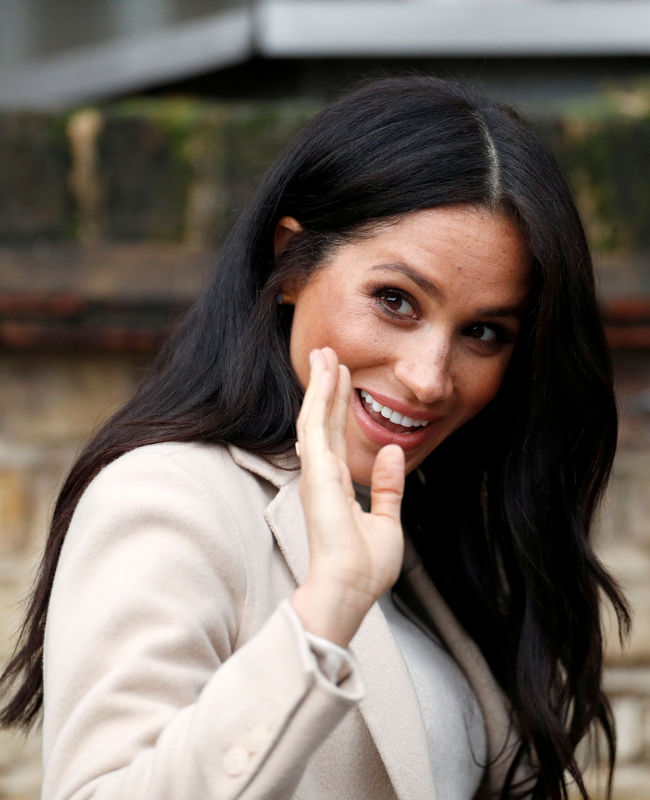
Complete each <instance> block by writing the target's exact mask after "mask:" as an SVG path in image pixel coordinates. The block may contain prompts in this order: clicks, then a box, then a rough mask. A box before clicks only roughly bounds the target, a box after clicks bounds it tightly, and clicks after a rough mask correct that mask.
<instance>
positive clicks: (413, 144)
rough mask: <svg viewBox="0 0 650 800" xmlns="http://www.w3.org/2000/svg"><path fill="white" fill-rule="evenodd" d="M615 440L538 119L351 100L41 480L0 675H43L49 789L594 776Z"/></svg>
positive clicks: (256, 790)
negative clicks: (593, 540) (65, 463)
mask: <svg viewBox="0 0 650 800" xmlns="http://www.w3.org/2000/svg"><path fill="white" fill-rule="evenodd" d="M305 390H306V391H305ZM303 392H304V400H303ZM299 411H300V413H299V414H298V412H299ZM296 421H297V422H296ZM615 439H616V412H615V405H614V400H613V394H612V380H611V370H610V365H609V360H608V356H607V351H606V346H605V341H604V336H603V331H602V327H601V323H600V321H599V317H598V314H597V309H596V303H595V299H594V289H593V276H592V270H591V264H590V259H589V253H588V249H587V246H586V243H585V238H584V234H583V231H582V227H581V224H580V221H579V219H578V215H577V213H576V211H575V208H574V206H573V203H572V201H571V199H570V196H569V194H568V191H567V189H566V186H565V184H564V182H563V180H562V179H561V177H560V176H559V174H558V171H557V168H556V166H555V164H554V162H553V160H552V158H551V157H550V156H549V154H548V153H547V152H546V151H545V150H544V148H543V147H542V145H541V144H540V143H539V142H538V140H537V139H536V137H535V136H534V135H533V134H532V133H531V131H530V130H529V128H528V127H527V126H526V125H525V124H524V123H523V122H522V121H521V120H520V118H519V117H518V116H517V115H516V114H514V113H513V112H512V111H510V110H509V109H506V108H503V107H500V106H497V105H495V104H493V103H491V102H489V101H487V100H485V99H484V98H481V97H475V96H473V95H471V94H469V93H468V92H467V90H465V89H463V88H461V87H458V86H456V85H454V84H450V83H446V82H443V81H438V80H434V79H430V78H403V79H387V80H383V81H379V82H375V83H372V84H370V85H368V86H366V87H364V88H361V89H358V90H357V91H355V92H352V93H350V94H348V95H347V96H345V97H343V98H342V99H341V100H339V101H338V102H337V103H335V104H334V105H333V106H331V107H330V108H329V109H326V110H325V111H324V112H322V113H321V114H320V115H318V116H317V117H316V118H315V119H314V120H313V121H312V122H311V123H310V124H309V125H308V126H307V127H306V128H305V130H304V131H303V133H302V134H301V135H300V136H299V137H298V138H297V140H296V141H295V142H294V143H293V145H292V146H291V147H290V148H289V150H288V151H287V152H286V153H285V155H284V156H283V157H282V158H281V159H280V160H279V161H278V163H277V164H276V165H275V167H274V168H273V169H272V170H271V171H270V172H269V174H268V175H267V177H266V179H265V180H264V182H263V183H262V186H261V188H260V190H259V192H258V194H257V195H256V197H255V199H254V200H253V202H252V204H251V206H250V208H249V209H248V211H247V212H245V213H244V215H243V216H242V218H241V219H240V221H239V222H238V224H237V225H236V227H235V229H234V230H233V231H232V233H231V235H230V237H229V238H228V240H227V242H226V243H225V245H224V248H223V251H222V254H221V256H220V260H219V266H218V268H217V269H216V270H215V274H214V277H213V279H212V282H211V284H210V285H209V286H208V287H207V289H206V290H205V292H204V293H203V295H202V296H201V297H200V298H199V299H198V301H197V302H196V304H195V305H194V307H193V308H192V310H191V311H190V313H189V315H188V316H187V318H186V320H185V322H184V324H183V325H182V327H181V328H180V329H179V331H178V332H177V333H176V334H175V335H174V336H173V337H172V338H171V340H170V341H169V342H168V344H167V346H166V347H165V349H164V350H163V352H162V353H161V354H160V356H159V357H158V359H157V361H156V364H155V368H154V370H153V371H152V373H151V375H150V376H149V377H148V378H147V379H146V381H145V383H144V384H143V386H142V387H141V388H140V390H139V391H138V393H137V395H136V396H135V397H134V399H133V400H132V401H131V402H129V403H128V404H127V405H126V406H125V407H124V408H123V409H122V410H121V411H120V412H118V414H116V416H115V417H114V418H113V419H112V420H111V421H110V422H109V423H108V424H107V425H106V426H105V427H104V428H103V429H102V431H101V432H100V433H99V434H98V436H97V437H96V438H95V439H94V441H93V442H92V443H91V444H90V445H89V446H88V448H87V449H86V450H85V452H84V453H83V454H82V456H81V457H80V458H79V460H78V461H77V463H76V465H75V466H74V468H73V470H72V472H71V474H70V476H69V478H68V480H67V482H66V483H65V485H64V487H63V490H62V492H61V495H60V497H59V501H58V504H57V507H56V510H55V514H54V521H53V526H52V531H51V535H50V538H49V541H48V544H47V549H46V553H45V557H44V560H43V564H42V568H41V573H40V577H39V582H38V585H37V587H36V590H35V592H34V595H33V598H32V603H31V606H30V609H29V614H28V618H27V621H26V623H25V629H24V634H23V638H22V640H21V646H20V649H18V650H17V653H16V656H15V657H14V659H13V661H12V662H11V663H10V664H9V667H8V668H7V670H6V672H5V676H4V681H5V683H8V682H9V681H10V680H17V681H18V689H17V691H16V692H15V693H14V695H13V697H10V698H9V699H8V700H7V702H6V705H5V708H4V715H3V721H4V722H5V724H8V723H16V722H21V723H23V724H25V725H28V724H29V723H31V722H32V721H33V720H34V719H35V717H36V715H37V713H38V711H39V709H40V706H41V703H42V700H43V683H44V699H45V703H44V712H45V713H44V750H45V767H46V771H45V783H44V794H43V796H44V797H45V798H75V800H80V798H91V797H92V798H95V799H96V800H101V799H103V798H109V797H110V798H115V797H147V798H161V799H162V798H174V800H177V799H178V798H198V797H206V798H235V797H237V798H265V800H266V799H267V798H274V799H275V798H277V799H278V800H279V798H289V797H293V798H303V799H304V798H310V799H311V798H334V797H336V798H368V799H370V798H373V799H375V798H396V797H398V798H401V799H402V800H414V799H415V798H430V797H433V796H434V792H435V796H436V797H438V798H439V800H443V799H444V800H448V799H449V800H453V799H455V798H458V800H460V799H461V798H470V797H488V796H495V797H498V796H501V797H517V796H522V797H523V796H525V797H532V798H561V797H565V796H566V789H567V785H568V782H569V781H570V780H573V781H575V782H576V783H577V785H578V788H579V791H580V792H581V793H582V796H583V797H586V790H585V788H584V786H583V783H582V777H581V772H580V768H579V766H578V764H577V763H576V761H575V758H574V753H575V749H576V746H577V745H578V743H579V742H580V741H581V740H582V739H583V737H584V736H585V734H586V733H587V732H588V731H589V730H591V729H592V727H593V725H594V724H595V723H599V724H600V726H601V727H602V729H603V730H604V732H605V735H606V739H607V742H608V743H609V747H610V755H611V759H612V760H613V751H614V731H613V724H612V719H611V714H610V710H609V707H608V704H607V700H606V699H605V697H604V695H603V693H602V691H601V688H600V682H601V671H602V641H601V632H600V617H599V591H601V590H602V591H604V592H605V594H606V595H607V596H608V597H609V599H610V601H611V602H612V603H613V604H614V607H615V609H616V611H617V613H618V615H619V619H620V621H621V624H622V626H623V628H625V626H626V624H627V612H626V609H625V605H624V601H623V600H622V598H621V596H620V594H619V593H618V590H617V588H616V586H615V585H614V583H613V582H612V580H611V579H610V578H609V577H608V576H607V574H606V573H605V572H604V571H603V569H602V567H601V566H600V564H599V563H598V561H597V560H596V558H595V556H594V555H593V553H592V551H591V548H590V545H589V529H590V525H591V521H592V517H593V513H594V510H595V508H596V505H597V502H598V499H599V497H600V495H601V493H602V490H603V488H604V486H605V483H606V479H607V476H608V473H609V469H610V466H611V461H612V458H613V453H614V447H615ZM296 451H297V452H298V456H299V458H298V457H297V456H296ZM405 475H406V482H405V481H404V476H405ZM404 482H405V488H404ZM368 486H370V487H371V491H370V494H371V500H369V499H368V494H369V493H368V490H367V488H366V487H368ZM298 492H299V493H300V498H299V497H298ZM403 492H404V502H403V503H402V504H401V510H400V501H401V497H402V493H403ZM369 504H370V507H369ZM362 506H363V507H364V508H366V511H362ZM402 524H403V528H404V531H405V532H406V541H404V539H403V536H402ZM391 586H392V587H393V590H392V592H390V591H389V590H390V589H391ZM377 601H378V602H377ZM46 612H47V621H46ZM41 658H42V659H43V660H42V662H41ZM41 663H43V675H42V674H41ZM362 698H363V699H362Z"/></svg>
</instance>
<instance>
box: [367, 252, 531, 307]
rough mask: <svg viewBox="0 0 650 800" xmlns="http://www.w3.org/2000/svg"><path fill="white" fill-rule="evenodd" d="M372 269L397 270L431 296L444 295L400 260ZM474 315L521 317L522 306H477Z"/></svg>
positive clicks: (434, 285)
mask: <svg viewBox="0 0 650 800" xmlns="http://www.w3.org/2000/svg"><path fill="white" fill-rule="evenodd" d="M372 270H386V271H388V272H399V273H400V274H401V275H404V276H405V277H407V278H409V280H411V281H413V283H414V284H415V285H416V286H419V287H420V289H422V291H423V292H426V294H428V295H430V296H432V297H440V298H443V297H444V292H443V291H442V289H440V288H439V287H438V286H436V284H435V283H433V281H430V280H429V279H428V278H425V277H424V276H423V275H421V274H420V273H419V272H418V271H417V270H416V269H413V267H410V266H409V265H408V264H402V263H401V262H395V263H389V264H375V266H373V267H372ZM476 315H477V316H479V317H488V318H495V317H514V318H515V319H521V318H522V317H523V315H524V307H523V306H522V305H521V304H518V305H514V306H497V307H495V308H478V309H476Z"/></svg>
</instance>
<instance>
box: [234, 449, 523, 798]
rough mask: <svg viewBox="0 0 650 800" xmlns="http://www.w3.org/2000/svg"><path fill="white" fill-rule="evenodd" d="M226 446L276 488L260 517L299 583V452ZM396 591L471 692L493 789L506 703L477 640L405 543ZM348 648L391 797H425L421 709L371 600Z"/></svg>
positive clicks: (506, 750)
mask: <svg viewBox="0 0 650 800" xmlns="http://www.w3.org/2000/svg"><path fill="white" fill-rule="evenodd" d="M229 450H230V452H231V455H232V458H233V460H234V461H235V463H237V464H238V465H239V466H241V467H243V468H244V469H247V470H249V471H250V472H253V473H254V474H256V475H259V476H260V477H262V478H264V479H266V480H267V481H269V482H270V483H271V484H272V485H273V486H275V487H276V488H277V489H278V492H277V494H276V495H275V497H274V498H273V500H272V501H271V503H270V504H269V505H268V507H267V509H266V511H265V515H264V516H265V518H266V521H267V523H268V525H269V527H270V528H271V531H272V532H273V535H274V537H275V539H276V542H277V544H278V547H279V548H280V551H281V552H282V554H283V556H284V558H285V560H286V562H287V565H288V567H289V569H290V570H291V572H292V574H293V577H294V579H295V580H296V583H297V584H298V585H300V584H302V583H303V582H304V580H305V578H306V577H307V572H308V569H309V547H308V539H307V531H306V529H305V523H304V516H303V512H302V505H301V502H300V497H299V494H298V483H299V477H300V470H299V467H300V462H299V459H298V458H297V457H296V456H295V454H293V453H287V454H284V455H282V456H279V457H276V458H274V460H273V461H272V462H271V461H269V460H267V459H265V458H263V457H261V456H259V455H256V454H255V453H251V452H249V451H246V450H242V449H241V448H238V447H235V446H233V445H230V446H229ZM398 592H399V593H400V595H401V596H402V597H404V598H405V599H406V600H407V602H408V600H409V598H410V599H411V600H415V603H416V605H417V606H418V608H419V611H420V613H419V615H418V617H419V621H420V623H422V624H423V627H424V630H425V632H426V631H427V629H428V630H429V631H430V630H434V631H436V632H437V633H438V634H439V635H440V637H441V638H442V640H443V641H444V643H445V644H446V645H447V647H448V648H449V651H450V652H451V654H452V655H453V656H454V658H455V659H456V661H457V662H458V664H459V666H460V667H461V669H462V670H463V672H464V673H465V676H466V677H467V679H468V681H469V683H470V685H471V686H472V689H473V690H474V692H475V694H476V696H477V699H478V701H479V704H480V706H481V709H482V712H483V718H484V721H485V726H486V732H487V739H488V756H489V766H488V774H487V777H486V785H487V786H488V787H489V789H490V790H492V791H495V792H497V793H498V788H499V787H500V786H501V785H502V783H503V780H504V778H505V773H506V771H507V768H508V766H509V764H510V761H511V758H512V755H513V752H514V748H515V746H516V744H517V738H516V735H515V733H514V730H513V726H512V724H511V719H510V713H509V710H508V705H507V702H506V701H505V698H504V696H503V694H502V692H501V690H500V689H499V687H498V685H497V683H496V681H495V679H494V677H493V676H492V673H491V671H490V669H489V667H488V666H487V663H486V662H485V659H484V658H483V656H482V654H481V652H480V650H479V648H478V646H477V645H476V644H475V643H474V641H473V640H472V639H471V638H470V637H469V635H468V634H467V633H466V632H465V631H464V629H463V628H462V626H461V625H460V623H459V622H458V621H457V620H456V618H455V617H454V615H453V613H452V611H451V610H450V609H449V607H448V606H447V604H446V603H445V601H444V600H443V599H442V597H441V596H440V594H439V592H438V591H437V589H436V588H435V586H434V584H433V582H432V581H431V580H430V578H429V577H428V575H427V573H426V571H425V570H424V567H423V565H422V564H421V562H420V560H419V558H418V556H417V554H416V553H415V550H414V549H413V547H412V545H410V543H408V542H407V547H406V552H405V562H404V571H403V575H402V578H401V579H400V582H399V586H398ZM350 649H351V650H352V652H353V653H354V655H355V657H356V659H357V661H358V662H359V664H360V667H361V670H362V674H363V680H364V684H365V687H366V694H365V698H364V700H362V702H361V704H360V710H361V713H362V715H363V718H364V720H365V722H366V725H367V726H368V729H369V731H370V734H371V736H372V737H373V739H374V742H375V745H376V747H377V750H378V752H379V754H380V756H381V758H382V760H383V762H384V765H385V767H386V771H387V772H388V775H389V777H390V779H391V781H392V783H393V788H394V790H395V794H396V796H397V797H398V798H399V799H400V800H432V798H434V797H435V789H434V784H433V776H432V774H431V766H430V760H429V754H428V749H427V741H426V734H425V730H424V725H423V722H422V715H421V713H420V709H419V705H418V701H417V697H416V696H415V692H414V689H413V685H412V682H411V680H410V676H409V674H408V670H407V667H406V665H405V663H404V660H403V658H402V655H401V653H400V651H399V649H398V647H397V645H396V643H395V640H394V638H393V636H392V635H391V633H390V630H389V628H388V624H387V623H386V620H385V618H384V615H383V613H382V611H381V609H380V608H379V605H378V604H375V605H374V606H373V607H372V608H371V609H370V611H369V612H368V614H367V615H366V618H365V619H364V621H363V623H362V625H361V627H360V628H359V630H358V632H357V633H356V635H355V636H354V638H353V639H352V642H351V643H350ZM388 698H390V702H389V701H388ZM396 709H399V712H398V713H396Z"/></svg>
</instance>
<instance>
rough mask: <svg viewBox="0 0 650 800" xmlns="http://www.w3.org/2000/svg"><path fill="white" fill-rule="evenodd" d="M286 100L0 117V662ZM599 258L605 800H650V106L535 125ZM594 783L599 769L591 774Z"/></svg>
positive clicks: (29, 789)
mask: <svg viewBox="0 0 650 800" xmlns="http://www.w3.org/2000/svg"><path fill="white" fill-rule="evenodd" d="M312 110H313V109H312V108H310V107H309V106H305V105H304V104H303V105H296V104H248V105H235V106H223V105H210V104H205V103H195V102H190V101H186V100H178V101H155V102H154V101H132V102H129V103H122V104H119V105H116V106H109V107H106V108H103V109H84V110H82V111H79V112H76V113H74V114H70V115H63V116H55V117H51V116H43V115H34V114H20V115H5V116H0V171H1V174H2V176H3V185H4V187H5V188H4V190H3V193H2V195H1V196H0V662H4V661H6V658H7V657H8V655H9V652H10V647H11V641H12V638H13V632H14V631H15V629H16V627H17V626H18V624H19V621H20V613H21V611H20V606H19V602H20V600H21V598H23V597H24V596H25V593H26V591H27V588H28V586H29V584H30V582H31V580H32V577H33V574H34V570H35V566H36V563H37V558H38V553H39V551H40V548H41V546H42V543H43V537H44V534H45V531H46V529H47V521H48V518H49V515H50V513H51V508H52V503H53V501H54V498H55V496H56V491H57V487H58V486H59V485H60V482H61V480H62V477H63V475H64V474H65V471H66V469H67V468H68V466H69V465H70V463H71V462H72V460H73V458H74V456H75V453H77V452H78V450H79V448H80V447H81V445H82V443H83V442H84V440H85V439H86V438H87V437H88V435H89V433H90V432H91V431H92V430H93V429H94V428H96V426H97V425H98V424H99V423H100V422H101V421H102V420H103V419H105V418H106V417H107V416H108V415H109V414H110V413H111V412H112V411H113V410H114V409H115V408H117V407H118V406H119V405H120V404H121V403H122V402H123V401H124V400H125V399H126V398H127V397H128V396H129V395H130V393H131V392H132V391H133V388H134V386H135V385H136V384H137V382H138V380H139V379H140V376H141V375H142V371H143V370H144V369H145V368H146V364H147V362H148V360H149V358H150V355H151V352H152V351H153V349H154V348H155V347H156V346H157V343H158V342H159V341H160V340H161V339H162V337H163V336H164V333H165V330H166V329H167V327H168V325H169V322H170V320H171V319H173V316H174V314H175V313H176V312H177V310H178V309H180V308H182V307H183V306H184V305H185V304H186V303H187V302H188V299H189V298H190V297H191V296H192V295H193V294H194V293H195V292H196V291H197V290H198V288H199V287H200V285H201V282H202V280H203V278H204V276H205V274H206V271H207V270H208V269H209V264H210V262H211V261H212V258H213V252H214V250H215V248H216V247H218V243H219V241H220V238H221V236H222V235H223V232H224V231H225V230H227V228H228V226H229V225H230V224H231V222H232V220H233V218H234V216H235V215H236V213H237V212H238V210H239V209H240V208H241V207H242V205H243V203H244V202H245V199H246V197H247V196H248V194H249V192H250V187H251V185H252V183H254V181H255V180H256V178H257V177H258V176H259V174H260V173H261V172H262V170H263V168H264V167H265V165H266V164H267V163H268V161H269V159H270V158H271V156H272V155H273V153H275V152H276V150H277V148H278V146H279V144H280V143H281V142H282V141H284V140H285V139H286V137H287V136H288V135H289V133H290V132H291V131H292V130H294V129H295V127H296V126H297V125H298V124H299V123H300V122H301V121H302V120H303V119H305V118H306V117H307V116H308V115H309V114H310V113H311V112H312ZM540 131H541V132H542V134H543V135H544V136H546V137H547V138H548V140H549V142H550V143H551V144H552V146H553V148H554V149H555V151H556V153H557V154H558V157H559V159H560V160H561V162H562V163H563V164H564V166H565V168H566V170H567V172H568V175H569V177H570V180H571V182H572V184H573V186H574V190H575V191H576V193H577V196H578V199H579V203H580V206H581V211H582V213H583V215H584V217H585V219H586V222H587V225H588V228H589V232H590V236H591V239H592V241H593V242H594V244H595V246H596V257H597V263H598V266H599V276H600V284H601V287H602V289H603V293H604V299H605V307H606V312H607V314H608V316H609V323H610V325H609V335H610V339H611V341H612V344H613V345H614V346H615V348H616V350H615V366H616V375H617V391H618V396H619V403H620V407H621V412H622V425H621V447H620V450H619V454H618V457H617V461H616V467H615V471H614V475H613V479H612V483H611V487H610V490H609V492H608V495H607V499H606V503H605V505H604V508H603V512H602V518H601V523H600V526H599V531H598V549H599V551H600V553H601V556H602V558H603V559H604V561H605V562H606V564H607V565H608V566H609V567H610V568H611V569H612V570H613V571H614V573H615V574H616V576H617V577H618V578H619V579H620V581H621V583H622V585H623V587H624V588H625V590H626V591H627V592H628V595H629V597H630V601H631V603H632V605H633V608H634V612H635V620H634V628H633V633H632V637H631V640H630V643H629V645H628V647H627V650H626V651H625V652H624V653H621V651H620V649H619V647H618V644H617V639H616V635H615V632H614V629H613V626H612V624H611V623H610V624H609V626H608V649H607V674H606V687H607V690H608V692H609V694H610V696H611V698H612V702H613V706H614V711H615V714H616V718H617V721H618V725H619V739H620V742H619V748H620V763H619V768H618V770H617V783H616V792H615V798H616V800H650V581H649V578H650V325H649V323H650V315H649V314H648V307H649V306H648V303H647V298H648V296H650V257H649V254H648V246H649V245H650V222H648V220H650V196H649V194H650V188H649V187H648V182H647V171H646V170H645V168H643V169H642V168H641V165H646V164H647V163H648V155H649V154H650V153H649V151H650V92H649V91H647V90H646V89H644V88H643V87H641V88H639V89H638V90H637V91H636V92H633V93H629V92H617V91H609V92H607V93H605V94H604V95H603V98H602V101H601V102H600V104H593V105H591V106H590V107H588V108H586V107H585V108H576V109H573V110H571V112H570V113H569V112H567V113H566V114H565V115H564V116H561V117H558V118H556V119H554V120H551V121H549V120H545V121H544V122H543V123H542V122H540ZM590 780H591V781H592V782H593V783H597V782H598V780H599V774H598V770H597V769H593V770H592V771H591V772H590ZM39 782H40V766H39V746H38V736H37V735H36V736H32V737H30V738H29V739H27V740H25V739H23V737H21V736H20V735H15V734H12V733H8V732H3V733H0V800H35V798H37V797H38V793H39Z"/></svg>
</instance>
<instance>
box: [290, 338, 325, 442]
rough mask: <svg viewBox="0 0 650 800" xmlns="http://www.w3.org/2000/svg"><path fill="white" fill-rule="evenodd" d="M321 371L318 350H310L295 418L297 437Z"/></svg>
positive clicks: (306, 415)
mask: <svg viewBox="0 0 650 800" xmlns="http://www.w3.org/2000/svg"><path fill="white" fill-rule="evenodd" d="M322 371H323V360H322V359H321V358H320V357H319V351H318V350H312V351H311V353H310V354H309V381H308V382H307V387H306V389H305V395H304V397H303V400H302V405H301V407H300V413H299V414H298V419H297V420H296V429H297V432H298V438H300V436H301V433H302V429H303V428H304V424H305V420H306V419H307V418H308V417H309V414H310V410H311V407H312V405H313V402H314V397H315V396H316V394H317V393H318V383H319V376H320V374H321V373H322Z"/></svg>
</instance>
